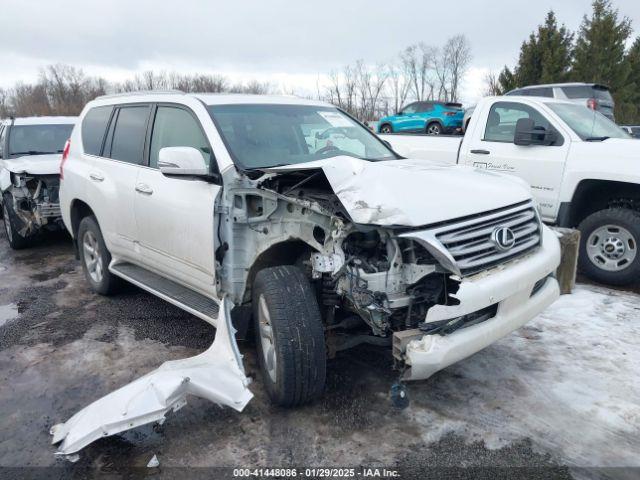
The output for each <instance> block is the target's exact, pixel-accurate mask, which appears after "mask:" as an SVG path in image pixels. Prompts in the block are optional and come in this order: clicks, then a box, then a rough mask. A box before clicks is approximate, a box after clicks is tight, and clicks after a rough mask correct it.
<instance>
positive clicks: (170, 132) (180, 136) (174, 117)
mask: <svg viewBox="0 0 640 480" xmlns="http://www.w3.org/2000/svg"><path fill="white" fill-rule="evenodd" d="M164 147H193V148H195V149H197V150H198V151H199V152H200V153H201V154H202V158H203V159H204V161H205V163H206V164H207V165H209V160H210V158H211V149H210V148H209V144H208V142H207V139H206V138H205V136H204V133H202V129H201V128H200V124H199V123H198V122H197V121H196V119H195V118H194V117H193V115H191V114H190V113H189V112H188V111H186V110H184V109H182V108H176V107H164V106H161V107H158V111H157V113H156V119H155V122H154V124H153V133H152V135H151V149H150V157H149V166H150V167H153V168H157V167H158V154H159V152H160V149H161V148H164Z"/></svg>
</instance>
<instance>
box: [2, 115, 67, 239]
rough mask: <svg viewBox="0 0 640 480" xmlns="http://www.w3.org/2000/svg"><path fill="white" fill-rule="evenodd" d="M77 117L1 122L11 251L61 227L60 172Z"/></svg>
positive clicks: (4, 199)
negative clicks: (44, 232) (45, 232)
mask: <svg viewBox="0 0 640 480" xmlns="http://www.w3.org/2000/svg"><path fill="white" fill-rule="evenodd" d="M75 122H76V117H25V118H15V119H9V120H4V121H1V122H0V191H1V192H2V196H1V200H0V202H1V203H2V215H3V220H4V226H5V232H6V234H7V240H8V241H9V245H10V246H11V248H14V249H20V248H24V247H26V246H28V245H29V242H30V241H31V240H32V239H33V238H34V237H36V236H37V235H38V234H39V233H41V232H42V231H44V230H52V229H53V230H55V229H60V228H63V227H62V219H61V218H60V206H59V204H58V188H59V181H58V173H59V168H60V158H61V154H62V151H63V148H64V145H65V142H66V141H67V139H68V138H69V136H70V135H71V130H72V129H73V125H74V124H75Z"/></svg>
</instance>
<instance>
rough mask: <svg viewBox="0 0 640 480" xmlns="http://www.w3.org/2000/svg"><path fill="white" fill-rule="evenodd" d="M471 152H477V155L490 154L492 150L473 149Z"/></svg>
mask: <svg viewBox="0 0 640 480" xmlns="http://www.w3.org/2000/svg"><path fill="white" fill-rule="evenodd" d="M471 153H475V154H476V155H489V154H490V153H491V152H490V151H489V150H471Z"/></svg>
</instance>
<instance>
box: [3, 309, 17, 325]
mask: <svg viewBox="0 0 640 480" xmlns="http://www.w3.org/2000/svg"><path fill="white" fill-rule="evenodd" d="M14 318H18V306H17V305H15V304H13V303H10V304H9V305H0V327H2V326H4V325H5V324H6V323H7V322H9V321H10V320H13V319H14Z"/></svg>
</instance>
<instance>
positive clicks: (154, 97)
mask: <svg viewBox="0 0 640 480" xmlns="http://www.w3.org/2000/svg"><path fill="white" fill-rule="evenodd" d="M185 97H191V98H195V99H198V100H200V101H202V102H203V103H205V104H206V105H230V104H256V103H260V104H278V105H315V106H322V107H334V105H331V104H330V103H326V102H320V101H318V100H308V99H305V98H299V97H295V96H293V95H251V94H238V93H184V92H180V91H175V90H167V91H153V90H150V91H142V92H131V93H118V94H115V95H105V96H102V97H97V98H96V99H95V100H94V102H96V103H99V104H101V105H111V104H120V103H129V102H140V101H145V100H147V101H149V102H155V101H161V100H168V99H175V100H179V99H180V98H185Z"/></svg>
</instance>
